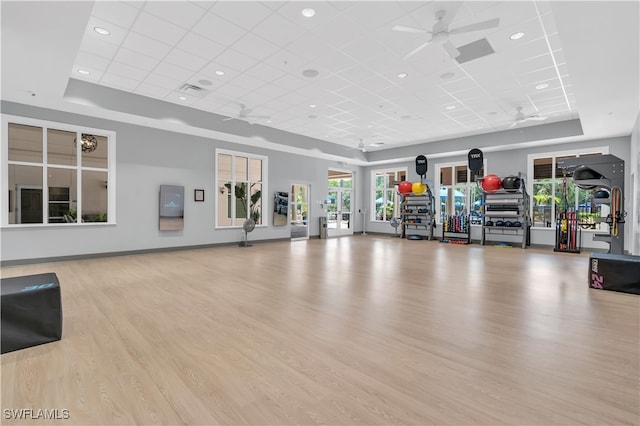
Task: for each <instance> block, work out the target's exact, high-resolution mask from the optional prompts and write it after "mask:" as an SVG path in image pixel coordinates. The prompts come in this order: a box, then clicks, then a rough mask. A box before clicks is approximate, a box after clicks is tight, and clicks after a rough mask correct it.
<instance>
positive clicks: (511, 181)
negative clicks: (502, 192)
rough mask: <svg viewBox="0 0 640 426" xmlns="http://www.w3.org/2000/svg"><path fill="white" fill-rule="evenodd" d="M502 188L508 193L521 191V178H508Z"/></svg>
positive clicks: (503, 182)
mask: <svg viewBox="0 0 640 426" xmlns="http://www.w3.org/2000/svg"><path fill="white" fill-rule="evenodd" d="M502 187H503V188H504V189H506V190H507V191H517V190H518V189H520V178H519V177H518V176H507V177H506V178H504V179H502Z"/></svg>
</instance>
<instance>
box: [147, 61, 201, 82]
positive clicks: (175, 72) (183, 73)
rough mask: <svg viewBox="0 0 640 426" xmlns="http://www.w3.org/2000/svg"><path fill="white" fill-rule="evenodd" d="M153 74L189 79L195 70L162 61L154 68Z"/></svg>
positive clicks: (183, 79)
mask: <svg viewBox="0 0 640 426" xmlns="http://www.w3.org/2000/svg"><path fill="white" fill-rule="evenodd" d="M153 74H156V75H160V76H163V77H170V78H173V79H178V80H182V81H187V80H188V79H189V78H190V77H191V76H192V75H193V71H190V70H188V69H186V68H182V67H179V66H177V65H173V64H170V63H168V62H162V63H161V64H160V65H158V66H157V67H156V68H155V69H154V70H153Z"/></svg>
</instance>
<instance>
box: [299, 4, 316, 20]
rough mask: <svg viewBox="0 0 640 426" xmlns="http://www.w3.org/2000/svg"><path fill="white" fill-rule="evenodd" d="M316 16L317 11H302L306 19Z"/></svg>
mask: <svg viewBox="0 0 640 426" xmlns="http://www.w3.org/2000/svg"><path fill="white" fill-rule="evenodd" d="M315 14H316V11H315V10H314V9H312V8H310V7H306V8H304V9H302V16H304V17H305V18H311V17H312V16H313V15H315Z"/></svg>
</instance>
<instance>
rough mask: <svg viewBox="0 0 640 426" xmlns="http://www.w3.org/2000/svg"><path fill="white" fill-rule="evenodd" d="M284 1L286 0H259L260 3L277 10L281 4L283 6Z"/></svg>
mask: <svg viewBox="0 0 640 426" xmlns="http://www.w3.org/2000/svg"><path fill="white" fill-rule="evenodd" d="M286 3H287V2H286V1H276V0H265V1H261V2H260V4H261V5H263V6H265V7H268V8H269V9H271V10H278V9H280V8H281V7H282V6H284V5H285V4H286Z"/></svg>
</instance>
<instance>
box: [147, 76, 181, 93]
mask: <svg viewBox="0 0 640 426" xmlns="http://www.w3.org/2000/svg"><path fill="white" fill-rule="evenodd" d="M144 83H146V84H150V85H153V86H160V87H162V88H165V89H170V90H175V89H177V88H178V87H180V86H181V85H182V84H183V83H184V80H182V79H180V78H172V77H164V76H161V75H158V74H150V75H149V76H147V78H146V79H145V80H144V82H143V84H144Z"/></svg>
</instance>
